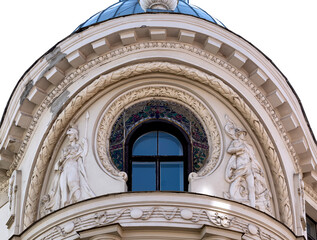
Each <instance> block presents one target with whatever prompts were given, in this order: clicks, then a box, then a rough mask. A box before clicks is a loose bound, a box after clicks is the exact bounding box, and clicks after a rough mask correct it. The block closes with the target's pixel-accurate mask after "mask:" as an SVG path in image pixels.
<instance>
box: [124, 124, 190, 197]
mask: <svg viewBox="0 0 317 240" xmlns="http://www.w3.org/2000/svg"><path fill="white" fill-rule="evenodd" d="M152 131H162V132H167V133H169V134H171V135H173V136H175V137H176V138H177V139H178V140H179V141H180V143H181V145H182V147H183V156H172V159H173V160H172V161H174V160H175V161H180V160H182V162H183V163H184V191H188V175H189V174H190V173H191V172H193V163H192V161H193V160H192V144H191V141H190V138H189V137H188V135H187V133H186V132H185V131H184V130H183V129H182V128H181V127H180V126H178V125H177V124H175V123H173V122H170V121H167V120H163V119H160V120H156V119H152V120H147V121H145V122H142V123H141V124H139V125H137V126H135V127H134V129H133V130H132V131H131V132H130V133H129V134H128V136H127V137H126V141H125V144H124V156H125V158H124V160H125V161H124V171H125V172H126V173H127V174H128V176H129V178H128V181H127V186H128V191H132V179H131V178H132V161H135V160H137V161H140V162H142V161H149V159H152V160H153V161H155V162H156V191H161V190H160V167H159V165H158V163H160V162H164V161H171V160H170V159H171V156H132V150H133V144H134V143H135V141H136V140H137V139H138V138H139V137H140V136H142V135H143V134H145V133H148V132H152ZM158 158H159V159H158ZM168 159H169V160H168Z"/></svg>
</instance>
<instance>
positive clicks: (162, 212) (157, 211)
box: [95, 207, 233, 228]
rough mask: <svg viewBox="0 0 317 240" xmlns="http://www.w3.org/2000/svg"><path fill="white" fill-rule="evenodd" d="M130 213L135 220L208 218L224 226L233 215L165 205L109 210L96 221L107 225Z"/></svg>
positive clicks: (96, 218)
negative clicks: (165, 206)
mask: <svg viewBox="0 0 317 240" xmlns="http://www.w3.org/2000/svg"><path fill="white" fill-rule="evenodd" d="M125 213H128V214H130V218H132V219H134V220H141V221H146V220H149V219H150V218H152V217H155V218H157V217H161V218H164V219H165V220H168V221H170V220H173V219H174V218H181V219H183V220H186V221H191V222H192V223H198V222H200V221H203V219H204V218H205V219H207V220H208V221H209V222H210V223H211V224H213V225H215V226H219V227H223V228H229V227H230V225H231V222H232V219H233V218H232V217H229V216H228V215H225V214H221V213H218V212H215V211H207V210H199V211H197V210H196V211H195V210H192V209H182V208H178V207H175V208H173V209H165V208H163V207H152V208H149V209H146V210H144V209H142V208H126V209H122V210H120V211H117V212H115V213H111V214H108V212H107V211H105V212H99V213H96V214H95V221H96V223H97V224H98V225H106V224H109V223H113V222H115V221H117V220H118V219H119V218H120V217H121V216H122V215H123V214H125Z"/></svg>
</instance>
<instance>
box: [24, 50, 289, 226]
mask: <svg viewBox="0 0 317 240" xmlns="http://www.w3.org/2000/svg"><path fill="white" fill-rule="evenodd" d="M143 45H144V44H143ZM178 45H180V44H178ZM200 51H202V50H200ZM87 66H88V65H87ZM153 72H158V73H170V74H174V75H177V76H182V77H186V78H188V79H191V80H194V81H197V82H200V83H202V84H204V85H206V86H208V87H210V88H211V89H213V90H214V91H216V92H218V93H219V94H220V95H222V96H223V97H224V98H225V99H227V100H228V101H229V102H230V103H231V104H232V106H233V107H235V108H236V109H237V110H238V111H239V112H240V113H241V114H242V116H243V117H244V118H245V119H246V121H247V122H248V123H249V124H250V126H251V128H252V130H253V131H254V133H255V135H256V136H257V137H258V138H259V141H260V143H261V145H262V147H263V150H264V152H265V154H266V157H267V160H268V163H269V165H270V167H271V171H272V175H273V180H274V184H275V186H276V190H277V196H278V204H279V210H280V214H281V221H282V222H283V223H285V224H286V225H287V226H288V227H289V228H291V229H292V228H293V217H292V212H291V211H292V210H291V203H290V199H289V190H288V187H287V184H286V179H285V177H284V173H283V169H282V166H281V163H280V161H279V159H278V155H277V152H276V150H275V147H274V144H273V143H272V141H271V139H270V137H269V136H268V134H267V133H266V130H265V128H264V126H263V125H262V123H261V121H260V120H259V118H258V117H257V115H256V114H255V113H254V112H253V111H252V110H251V109H250V107H249V106H248V105H247V104H246V103H245V102H244V100H243V99H242V98H241V97H240V96H239V95H238V94H237V93H236V92H235V91H234V90H233V89H231V88H230V87H229V86H227V85H226V84H224V83H223V81H221V80H220V79H217V78H216V77H214V76H211V75H209V74H207V73H205V72H202V71H200V70H198V69H195V68H191V67H186V66H183V65H179V64H172V63H168V62H150V63H140V64H135V65H131V66H128V67H123V68H121V69H118V70H116V71H113V72H111V73H109V74H106V75H103V76H101V77H100V78H98V79H96V80H95V81H93V82H92V83H91V84H90V85H88V86H87V87H85V88H84V89H83V90H82V91H81V92H79V93H78V94H77V95H76V96H75V97H73V98H72V100H71V101H70V103H69V104H68V105H67V106H66V107H65V109H64V110H63V111H62V112H61V113H60V115H59V116H58V117H57V119H56V120H55V122H54V124H53V125H52V127H51V129H50V131H49V133H48V134H47V136H46V138H45V140H44V142H43V145H42V147H41V151H40V153H39V155H38V158H37V160H36V164H35V168H34V169H33V175H32V178H31V179H32V180H31V183H30V185H29V190H28V195H27V196H28V197H27V201H26V206H25V218H24V227H28V226H29V225H30V224H32V223H33V222H34V221H35V220H36V214H37V209H38V204H39V198H40V191H41V188H42V183H43V179H44V175H45V172H46V169H47V165H48V161H49V159H50V156H51V154H52V151H53V149H54V145H55V143H56V142H57V141H58V139H59V138H60V136H61V133H62V132H63V131H64V130H65V128H66V127H67V126H68V124H69V122H70V121H71V119H72V117H73V115H74V114H75V113H76V112H77V111H78V109H79V108H81V107H82V106H83V105H84V104H85V103H86V102H87V101H89V100H90V99H91V98H92V97H93V96H95V95H96V94H97V93H98V92H100V91H102V90H103V89H105V88H106V87H108V86H109V85H111V84H113V83H116V82H119V81H121V80H123V79H127V78H130V77H134V76H139V75H143V74H146V73H153ZM71 75H72V74H71ZM63 82H64V81H63ZM43 104H44V103H42V105H43ZM202 170H204V171H206V170H205V169H202ZM204 171H201V172H200V174H201V173H203V172H204ZM196 176H197V175H196ZM198 176H199V174H198ZM192 177H193V176H192ZM194 177H195V176H194Z"/></svg>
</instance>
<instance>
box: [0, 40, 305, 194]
mask: <svg viewBox="0 0 317 240" xmlns="http://www.w3.org/2000/svg"><path fill="white" fill-rule="evenodd" d="M155 48H156V49H162V48H163V49H166V48H167V49H179V50H183V51H188V52H190V53H192V54H196V55H198V56H199V57H202V58H205V59H206V60H207V61H211V62H213V63H215V64H217V65H219V66H220V67H221V68H223V69H225V70H227V71H228V72H230V73H231V74H233V75H235V76H236V77H237V78H238V79H240V80H241V82H242V83H244V84H245V85H246V86H247V87H248V88H249V89H250V90H251V91H252V93H253V94H254V96H255V97H256V98H257V99H258V101H259V103H260V104H261V105H262V106H263V108H264V109H265V110H266V112H267V113H268V114H269V115H270V116H271V119H272V121H273V122H274V124H275V125H276V127H277V129H279V131H280V134H281V136H282V137H283V139H284V142H285V144H286V145H287V147H288V151H289V152H290V153H291V155H292V156H293V159H294V162H295V167H296V170H297V171H299V169H300V167H299V157H298V156H297V154H296V151H295V149H294V147H293V146H292V143H291V141H290V139H289V136H288V134H287V132H286V130H285V128H284V126H283V124H282V122H281V120H280V117H279V116H278V114H277V112H276V111H275V109H274V108H273V106H272V105H271V103H270V102H269V101H268V99H267V98H266V96H265V95H264V94H263V93H262V92H261V91H260V90H259V89H258V88H257V87H256V86H255V85H254V84H253V83H252V81H251V80H250V79H248V78H247V77H246V76H245V75H244V74H243V73H242V72H240V71H239V70H238V69H237V68H235V67H234V66H232V65H231V64H228V63H227V62H226V61H224V60H223V59H221V58H218V57H216V56H214V55H212V54H211V53H209V52H206V51H204V50H202V49H200V48H198V47H195V46H193V45H190V44H186V43H178V42H145V43H144V42H143V43H136V44H131V45H129V46H124V47H122V48H119V49H115V50H112V51H109V52H107V53H106V54H104V55H103V56H99V57H97V58H95V59H92V60H90V61H89V62H87V63H86V64H84V65H82V66H80V67H78V68H77V69H75V70H74V71H73V72H72V73H70V74H69V75H68V76H67V77H66V78H65V79H64V80H63V81H62V82H61V83H60V84H59V85H58V86H56V87H55V89H54V90H53V91H51V92H50V93H49V94H48V96H47V97H46V98H45V99H44V101H43V102H42V103H41V105H40V106H39V108H38V109H37V111H36V113H35V115H34V117H33V120H32V122H31V124H30V127H29V128H28V130H27V132H26V134H25V138H24V140H23V142H22V144H21V147H20V149H19V152H18V153H17V154H16V155H15V157H14V160H13V163H12V164H11V166H10V169H9V171H8V172H7V175H8V177H10V176H11V174H12V172H13V171H14V170H15V169H16V167H17V166H18V164H19V162H20V160H21V159H22V157H23V155H24V151H25V149H26V146H27V144H28V142H29V140H30V137H31V135H32V133H33V130H34V129H35V126H36V124H37V122H38V120H39V118H40V117H41V115H42V113H43V111H44V110H45V109H46V108H47V107H48V106H50V105H51V103H52V101H54V100H55V99H56V98H57V97H58V96H59V95H60V94H61V93H62V92H63V91H64V90H65V89H66V88H67V87H68V86H69V84H71V83H72V82H74V81H76V80H77V78H78V77H80V76H81V74H83V73H84V72H86V71H88V70H89V69H91V68H94V67H96V66H98V65H99V64H101V63H107V62H111V61H113V60H115V59H118V58H120V57H123V56H125V55H127V54H130V53H131V52H137V51H140V50H144V49H155ZM7 187H8V181H6V182H4V183H2V184H0V192H2V191H5V190H6V189H7Z"/></svg>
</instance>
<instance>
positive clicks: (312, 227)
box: [306, 217, 317, 240]
mask: <svg viewBox="0 0 317 240" xmlns="http://www.w3.org/2000/svg"><path fill="white" fill-rule="evenodd" d="M306 219H307V234H308V237H309V239H314V240H315V239H316V237H317V236H316V223H315V222H314V221H313V220H312V219H310V218H309V217H307V218H306Z"/></svg>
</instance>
